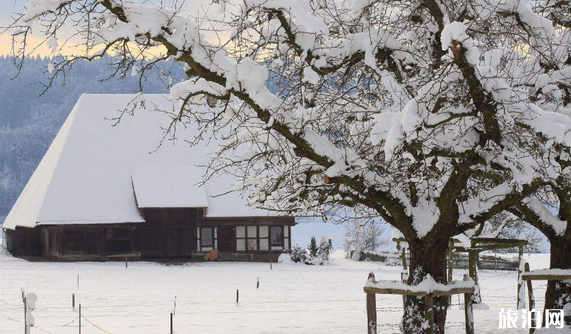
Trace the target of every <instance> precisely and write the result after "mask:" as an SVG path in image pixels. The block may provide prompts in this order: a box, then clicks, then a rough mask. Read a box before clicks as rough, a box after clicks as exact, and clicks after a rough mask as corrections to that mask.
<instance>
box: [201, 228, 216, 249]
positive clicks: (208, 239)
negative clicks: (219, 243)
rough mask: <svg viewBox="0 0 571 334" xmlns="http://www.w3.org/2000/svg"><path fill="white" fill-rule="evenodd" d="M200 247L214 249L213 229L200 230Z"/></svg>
mask: <svg viewBox="0 0 571 334" xmlns="http://www.w3.org/2000/svg"><path fill="white" fill-rule="evenodd" d="M200 245H201V246H202V247H214V232H213V230H212V227H203V228H201V229H200Z"/></svg>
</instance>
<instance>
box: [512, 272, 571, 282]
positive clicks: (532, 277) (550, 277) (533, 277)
mask: <svg viewBox="0 0 571 334" xmlns="http://www.w3.org/2000/svg"><path fill="white" fill-rule="evenodd" d="M521 278H522V279H523V280H525V281H563V280H571V275H554V274H541V273H540V274H534V273H533V271H530V272H526V273H524V274H523V275H522V276H521Z"/></svg>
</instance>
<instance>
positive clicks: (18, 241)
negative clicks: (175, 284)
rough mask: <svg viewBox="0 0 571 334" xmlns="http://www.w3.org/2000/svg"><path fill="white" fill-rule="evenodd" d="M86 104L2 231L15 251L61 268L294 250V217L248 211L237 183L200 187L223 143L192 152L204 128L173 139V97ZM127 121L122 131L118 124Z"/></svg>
mask: <svg viewBox="0 0 571 334" xmlns="http://www.w3.org/2000/svg"><path fill="white" fill-rule="evenodd" d="M134 97H135V96H133V95H83V96H82V97H81V98H80V99H79V101H78V102H77V104H76V105H75V107H74V109H73V110H72V112H71V113H70V115H69V117H68V118H67V120H66V121H65V122H64V124H63V126H62V128H61V129H60V131H59V133H58V134H57V136H56V138H55V139H54V141H53V142H52V144H51V146H50V147H49V149H48V151H47V152H46V154H45V156H44V157H43V159H42V160H41V162H40V164H39V165H38V167H37V169H36V170H35V172H34V173H33V175H32V176H31V178H30V180H29V181H28V183H27V185H26V187H25V188H24V190H23V191H22V193H21V194H20V197H19V198H18V200H17V201H16V203H15V204H14V206H13V208H12V210H11V211H10V213H9V214H8V216H7V217H6V219H5V221H4V225H3V229H4V231H5V235H6V240H5V245H6V248H7V249H8V251H10V252H11V253H12V254H13V255H16V256H34V257H38V256H39V257H44V258H46V259H58V260H109V259H114V258H116V259H125V258H134V259H138V258H143V259H147V258H171V257H177V258H186V259H190V260H199V259H202V258H203V256H204V254H205V253H207V252H209V251H211V250H213V249H217V250H218V252H219V253H220V256H221V258H222V259H224V258H227V259H239V260H246V261H252V260H254V261H262V260H263V261H266V260H270V259H274V260H275V259H276V258H277V254H279V253H281V252H282V251H283V250H284V249H290V248H291V227H292V226H293V225H294V224H295V220H294V217H291V216H276V215H275V214H274V215H272V214H271V213H269V212H267V211H263V210H255V209H252V208H250V207H248V206H247V205H246V200H245V199H243V198H241V196H240V195H239V194H237V193H235V192H230V190H232V189H233V185H234V183H235V180H236V179H235V178H233V177H232V176H230V175H226V174H225V175H217V176H215V177H214V178H211V179H210V180H209V181H208V182H207V183H204V184H203V183H201V181H202V180H203V176H204V174H205V172H206V169H205V167H204V164H206V163H207V162H208V161H209V154H210V153H212V152H214V151H215V150H216V149H217V148H218V143H216V142H210V143H208V144H204V145H202V146H201V145H198V146H192V147H191V146H190V145H189V144H188V142H187V140H190V138H191V137H192V135H193V134H195V133H194V132H193V131H196V130H195V129H192V126H187V127H184V126H180V125H179V126H178V127H177V131H176V137H177V138H176V140H172V138H171V137H170V136H165V132H166V130H165V129H167V128H168V126H169V125H170V124H171V120H172V118H171V117H170V116H169V114H168V113H164V112H158V111H156V110H157V109H160V110H173V111H176V106H174V105H173V104H172V103H171V102H169V101H168V98H167V96H164V95H145V106H146V108H143V107H137V108H136V109H135V110H134V112H133V114H134V115H131V114H130V113H125V114H122V113H121V112H120V110H123V109H124V107H125V106H126V105H127V104H128V103H129V101H131V100H132V99H133V98H134ZM119 116H121V118H120V121H119V122H117V120H118V117H119Z"/></svg>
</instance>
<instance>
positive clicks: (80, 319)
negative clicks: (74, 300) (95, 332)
mask: <svg viewBox="0 0 571 334" xmlns="http://www.w3.org/2000/svg"><path fill="white" fill-rule="evenodd" d="M78 318H79V334H81V304H79V317H78Z"/></svg>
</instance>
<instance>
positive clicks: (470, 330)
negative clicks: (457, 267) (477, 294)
mask: <svg viewBox="0 0 571 334" xmlns="http://www.w3.org/2000/svg"><path fill="white" fill-rule="evenodd" d="M464 318H465V322H466V334H474V311H473V309H472V294H471V293H465V294H464Z"/></svg>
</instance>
